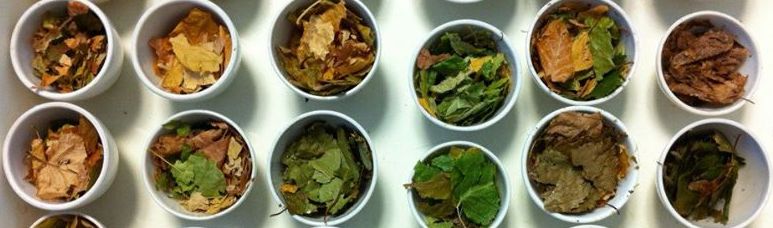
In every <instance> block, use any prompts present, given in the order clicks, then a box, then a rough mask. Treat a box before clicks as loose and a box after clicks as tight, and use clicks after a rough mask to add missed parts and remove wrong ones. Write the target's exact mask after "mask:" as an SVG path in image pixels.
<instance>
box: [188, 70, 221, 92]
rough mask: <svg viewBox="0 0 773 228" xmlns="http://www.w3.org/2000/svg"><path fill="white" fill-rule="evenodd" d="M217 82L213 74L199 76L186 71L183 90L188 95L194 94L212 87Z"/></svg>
mask: <svg viewBox="0 0 773 228" xmlns="http://www.w3.org/2000/svg"><path fill="white" fill-rule="evenodd" d="M215 82H217V79H215V76H214V75H212V74H199V73H196V72H191V71H189V70H185V71H184V73H183V86H182V89H183V91H184V92H186V93H193V92H196V91H199V90H201V89H202V86H206V85H212V84H215Z"/></svg>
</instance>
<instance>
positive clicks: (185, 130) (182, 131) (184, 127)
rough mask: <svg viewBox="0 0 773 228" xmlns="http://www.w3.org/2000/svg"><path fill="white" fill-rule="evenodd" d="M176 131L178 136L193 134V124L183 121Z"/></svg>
mask: <svg viewBox="0 0 773 228" xmlns="http://www.w3.org/2000/svg"><path fill="white" fill-rule="evenodd" d="M176 131H177V135H178V136H182V137H185V136H188V135H189V134H191V125H190V124H186V123H182V124H180V126H178V127H177V130H176Z"/></svg>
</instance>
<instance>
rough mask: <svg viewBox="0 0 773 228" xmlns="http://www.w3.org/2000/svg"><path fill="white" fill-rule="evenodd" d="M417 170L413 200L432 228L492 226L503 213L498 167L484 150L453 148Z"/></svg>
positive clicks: (424, 162)
mask: <svg viewBox="0 0 773 228" xmlns="http://www.w3.org/2000/svg"><path fill="white" fill-rule="evenodd" d="M432 156H434V157H429V158H427V159H425V160H424V161H420V162H418V163H417V164H416V166H414V174H413V178H412V181H413V182H412V183H410V184H406V185H405V187H406V188H409V189H412V190H413V191H414V195H413V200H414V202H415V204H416V205H417V208H418V210H419V211H420V212H421V213H423V214H424V215H425V223H426V224H427V225H428V226H429V227H483V226H488V225H491V223H492V222H493V221H494V218H495V217H496V216H497V213H498V211H499V209H500V201H501V198H500V193H499V189H498V188H497V182H496V181H495V180H496V176H497V167H496V166H495V165H494V163H492V162H491V161H489V160H488V159H487V158H486V156H485V155H484V154H483V152H482V151H481V149H480V148H476V147H468V148H463V147H459V146H453V147H450V148H449V149H447V150H446V151H441V152H438V153H435V154H434V155H432Z"/></svg>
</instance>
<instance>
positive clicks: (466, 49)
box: [444, 33, 486, 56]
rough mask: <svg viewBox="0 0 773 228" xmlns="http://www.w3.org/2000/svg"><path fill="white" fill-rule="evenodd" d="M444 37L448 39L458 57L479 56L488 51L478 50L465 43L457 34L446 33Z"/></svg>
mask: <svg viewBox="0 0 773 228" xmlns="http://www.w3.org/2000/svg"><path fill="white" fill-rule="evenodd" d="M444 36H446V37H448V41H449V42H450V44H451V48H453V49H454V52H456V54H458V55H461V56H467V55H478V54H481V53H483V52H484V51H486V49H483V48H477V47H475V46H473V45H472V44H470V43H467V42H464V41H463V40H462V38H461V37H460V36H459V34H457V33H446V34H445V35H444Z"/></svg>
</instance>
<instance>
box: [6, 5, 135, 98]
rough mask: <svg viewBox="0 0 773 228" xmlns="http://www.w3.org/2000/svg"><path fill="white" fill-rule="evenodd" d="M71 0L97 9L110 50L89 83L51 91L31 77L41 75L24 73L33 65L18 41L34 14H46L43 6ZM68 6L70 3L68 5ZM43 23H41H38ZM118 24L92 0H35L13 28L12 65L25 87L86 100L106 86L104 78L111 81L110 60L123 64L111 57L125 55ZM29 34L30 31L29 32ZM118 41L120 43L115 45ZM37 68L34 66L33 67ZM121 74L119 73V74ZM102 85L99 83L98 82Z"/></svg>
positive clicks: (50, 95)
mask: <svg viewBox="0 0 773 228" xmlns="http://www.w3.org/2000/svg"><path fill="white" fill-rule="evenodd" d="M70 1H77V2H80V3H83V4H84V5H86V6H88V8H89V11H91V12H93V13H94V15H96V16H97V18H99V21H100V22H101V23H102V27H103V28H104V29H105V37H106V39H107V42H106V45H105V46H106V49H107V50H106V52H105V54H106V55H105V60H104V62H103V63H102V66H101V67H100V68H99V72H98V73H97V75H96V76H94V79H92V80H91V82H89V83H88V84H86V85H85V86H83V87H81V88H80V89H77V90H74V91H72V92H68V93H61V92H58V91H49V90H48V88H38V84H39V83H34V82H33V81H32V80H30V79H31V78H37V76H35V75H34V72H33V75H31V77H30V75H26V74H24V68H27V67H30V66H28V65H27V66H24V64H23V63H22V60H21V57H20V56H19V55H20V54H19V53H20V52H23V51H27V50H21V47H19V46H17V45H16V43H17V42H16V41H18V40H20V39H23V38H24V35H22V34H20V33H21V32H22V29H23V28H24V27H26V26H29V22H28V21H30V20H32V19H30V18H34V17H38V16H42V14H43V13H45V12H41V10H42V8H43V7H45V6H49V5H57V4H67V3H68V2H70ZM65 8H66V5H65ZM37 27H39V26H37ZM114 30H115V27H113V24H112V23H111V22H110V19H109V18H108V17H107V15H106V14H105V13H104V12H103V11H102V9H100V8H99V7H98V6H97V5H96V4H94V3H93V2H91V1H87V0H46V1H38V2H36V3H35V4H32V6H30V7H29V8H27V10H25V11H24V13H23V14H22V15H21V16H20V17H19V21H17V22H16V25H15V26H14V28H13V32H11V39H10V40H9V45H10V48H9V50H10V51H9V53H10V56H11V65H12V66H13V69H14V71H15V72H16V76H17V77H18V78H19V81H21V82H22V84H24V87H27V89H29V90H30V91H31V92H32V93H34V94H37V95H39V96H41V97H44V98H47V99H51V100H55V101H73V100H82V99H87V98H90V97H92V95H89V92H91V91H95V90H99V88H101V87H102V85H101V84H102V82H104V81H109V79H107V75H106V74H108V68H109V67H110V66H109V64H113V65H116V64H121V63H120V62H117V63H114V62H113V61H111V60H112V59H114V56H115V55H121V54H122V50H116V48H118V49H120V48H121V47H122V46H121V41H120V36H118V34H115V32H114ZM25 35H26V34H25ZM113 44H117V45H113ZM30 53H33V54H34V51H31V52H30ZM33 71H34V70H33ZM117 76H118V75H117ZM97 85H99V86H97Z"/></svg>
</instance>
